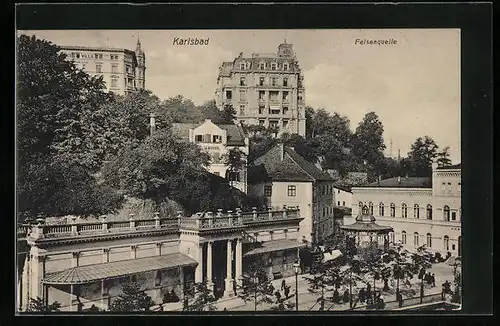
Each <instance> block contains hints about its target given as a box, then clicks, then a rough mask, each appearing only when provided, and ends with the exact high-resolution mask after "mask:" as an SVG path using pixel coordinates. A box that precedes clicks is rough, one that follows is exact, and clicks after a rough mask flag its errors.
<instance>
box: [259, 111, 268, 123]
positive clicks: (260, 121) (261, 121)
mask: <svg viewBox="0 0 500 326" xmlns="http://www.w3.org/2000/svg"><path fill="white" fill-rule="evenodd" d="M259 113H261V112H260V109H259ZM265 123H266V121H265V120H259V126H263V125H264V124H265Z"/></svg>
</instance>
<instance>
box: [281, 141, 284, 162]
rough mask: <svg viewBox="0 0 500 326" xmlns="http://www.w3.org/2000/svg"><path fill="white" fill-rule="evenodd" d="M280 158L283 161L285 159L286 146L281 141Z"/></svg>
mask: <svg viewBox="0 0 500 326" xmlns="http://www.w3.org/2000/svg"><path fill="white" fill-rule="evenodd" d="M280 159H281V160H282V161H283V160H284V159H285V146H284V145H283V143H280Z"/></svg>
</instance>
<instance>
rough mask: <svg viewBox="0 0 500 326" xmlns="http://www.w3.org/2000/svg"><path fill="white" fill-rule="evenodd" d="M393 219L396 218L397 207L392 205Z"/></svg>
mask: <svg viewBox="0 0 500 326" xmlns="http://www.w3.org/2000/svg"><path fill="white" fill-rule="evenodd" d="M391 217H396V205H394V203H391Z"/></svg>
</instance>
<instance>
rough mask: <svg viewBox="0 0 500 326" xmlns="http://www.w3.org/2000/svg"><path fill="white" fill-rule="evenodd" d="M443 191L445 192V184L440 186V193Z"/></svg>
mask: <svg viewBox="0 0 500 326" xmlns="http://www.w3.org/2000/svg"><path fill="white" fill-rule="evenodd" d="M445 190H446V183H445V182H443V183H442V184H441V191H445Z"/></svg>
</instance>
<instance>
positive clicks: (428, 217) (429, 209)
mask: <svg viewBox="0 0 500 326" xmlns="http://www.w3.org/2000/svg"><path fill="white" fill-rule="evenodd" d="M427 219H428V220H432V205H431V204H428V205H427Z"/></svg>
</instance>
